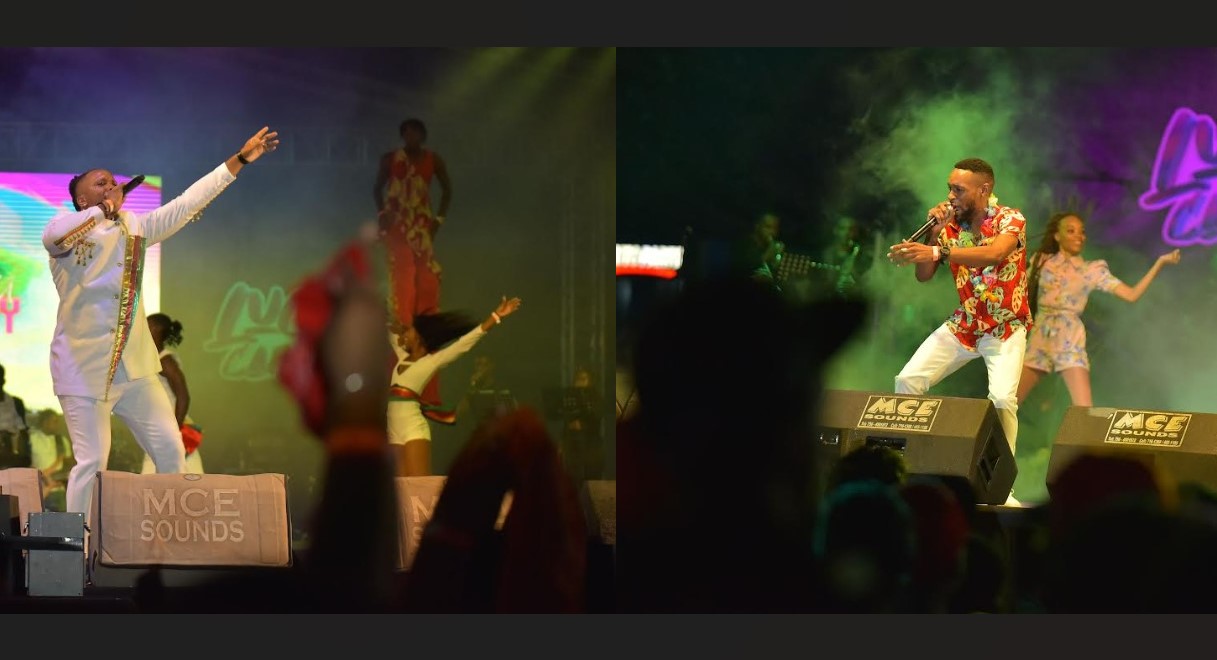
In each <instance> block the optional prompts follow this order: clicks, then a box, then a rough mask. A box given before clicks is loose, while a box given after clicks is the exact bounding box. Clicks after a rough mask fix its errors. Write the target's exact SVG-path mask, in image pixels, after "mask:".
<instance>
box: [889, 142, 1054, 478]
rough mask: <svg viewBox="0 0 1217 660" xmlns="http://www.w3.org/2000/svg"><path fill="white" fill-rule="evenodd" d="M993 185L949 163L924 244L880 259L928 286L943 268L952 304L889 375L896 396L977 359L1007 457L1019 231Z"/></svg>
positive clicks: (1017, 349) (986, 176) (1016, 354)
mask: <svg viewBox="0 0 1217 660" xmlns="http://www.w3.org/2000/svg"><path fill="white" fill-rule="evenodd" d="M993 183H994V178H993V168H992V167H991V166H990V165H989V164H988V163H986V162H985V161H983V160H981V159H979V158H968V159H965V160H961V161H959V162H958V163H955V169H953V170H951V175H950V177H949V178H948V179H947V201H945V202H942V203H940V204H938V205H937V206H935V207H933V208H931V209H930V211H929V216H930V218H932V219H933V220H934V224H933V225H932V226H931V227H930V229H929V232H928V233H927V234H926V235H925V241H926V242H925V243H919V242H914V241H904V242H902V243H898V244H896V245H893V246H892V248H891V252H890V253H888V259H890V260H891V261H892V263H895V264H897V265H900V266H903V265H904V264H915V265H916V269H917V280H918V281H920V282H928V281H929V280H930V279H931V278H932V277H933V276H934V273H935V272H937V270H938V265H939V264H946V265H948V266H949V267H950V269H951V275H952V276H953V277H954V278H955V289H956V290H957V291H958V292H959V302H960V305H959V307H958V308H957V309H956V310H955V313H954V314H952V315H951V317H950V318H948V319H947V320H946V321H945V322H944V323H943V324H942V325H941V326H939V327H938V329H937V330H935V331H934V332H933V333H931V334H930V336H929V337H927V338H926V340H925V341H924V342H922V344H921V347H920V348H918V349H917V352H916V353H914V354H913V357H912V358H911V359H910V360H909V361H908V363H907V364H905V365H904V368H903V369H901V370H900V373H899V374H897V375H896V392H898V393H901V394H924V393H925V392H926V391H928V390H929V389H930V388H931V387H933V386H934V385H935V384H937V383H938V382H939V381H941V380H942V379H943V378H945V377H947V376H949V375H951V374H952V373H955V371H957V370H958V369H959V368H960V367H962V366H963V365H964V364H965V363H967V362H969V361H971V360H974V359H976V358H978V357H980V358H984V361H985V370H986V371H987V373H988V375H989V399H990V400H991V401H993V405H994V407H996V408H997V416H998V419H999V420H1000V422H1001V425H1002V431H1003V432H1005V435H1006V440H1007V441H1008V442H1009V443H1010V453H1011V454H1012V455H1013V454H1014V446H1015V440H1016V438H1017V435H1018V396H1017V394H1018V381H1019V376H1020V374H1021V372H1022V367H1023V351H1024V349H1025V348H1026V346H1027V330H1028V329H1029V328H1030V327H1031V309H1030V307H1029V305H1028V300H1027V231H1026V220H1024V219H1023V214H1022V213H1021V212H1020V211H1019V210H1018V209H1015V208H1011V207H1008V206H1000V205H998V203H997V197H995V196H991V195H992V192H993ZM1011 500H1013V498H1011Z"/></svg>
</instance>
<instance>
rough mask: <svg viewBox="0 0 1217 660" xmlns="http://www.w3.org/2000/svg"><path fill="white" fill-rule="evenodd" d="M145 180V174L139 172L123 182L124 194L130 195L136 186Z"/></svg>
mask: <svg viewBox="0 0 1217 660" xmlns="http://www.w3.org/2000/svg"><path fill="white" fill-rule="evenodd" d="M143 182H144V175H143V174H137V175H136V176H134V177H132V178H131V180H130V181H128V182H126V183H124V184H123V196H124V197H125V196H127V195H130V194H131V191H132V190H135V188H136V187H138V186H139V184H141V183H143Z"/></svg>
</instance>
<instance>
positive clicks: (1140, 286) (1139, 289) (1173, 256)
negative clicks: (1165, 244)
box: [1111, 249, 1180, 303]
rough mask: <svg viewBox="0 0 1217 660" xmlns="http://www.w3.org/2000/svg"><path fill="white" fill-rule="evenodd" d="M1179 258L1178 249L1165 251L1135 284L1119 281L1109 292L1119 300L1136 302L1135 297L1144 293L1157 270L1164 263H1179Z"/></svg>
mask: <svg viewBox="0 0 1217 660" xmlns="http://www.w3.org/2000/svg"><path fill="white" fill-rule="evenodd" d="M1179 258H1180V254H1179V250H1178V249H1175V250H1171V251H1170V252H1167V253H1166V254H1164V255H1162V256H1160V257H1158V260H1157V261H1155V262H1154V265H1153V266H1150V267H1149V270H1148V271H1146V273H1145V275H1144V276H1142V277H1141V281H1140V282H1137V284H1136V285H1135V286H1132V287H1130V286H1128V285H1127V284H1123V283H1121V284H1119V285H1117V286H1116V288H1114V289H1112V290H1111V293H1112V294H1113V295H1115V296H1116V297H1117V298H1119V299H1121V300H1125V301H1127V302H1130V303H1132V302H1137V299H1138V298H1140V297H1141V294H1143V293H1145V290H1146V289H1148V288H1149V283H1150V282H1153V281H1154V278H1155V277H1157V276H1158V271H1160V270H1162V267H1163V266H1164V265H1167V264H1177V263H1179Z"/></svg>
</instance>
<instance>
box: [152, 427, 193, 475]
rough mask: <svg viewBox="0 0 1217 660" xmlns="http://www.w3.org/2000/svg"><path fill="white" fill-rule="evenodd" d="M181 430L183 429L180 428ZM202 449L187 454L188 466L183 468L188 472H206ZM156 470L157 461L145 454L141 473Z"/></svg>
mask: <svg viewBox="0 0 1217 660" xmlns="http://www.w3.org/2000/svg"><path fill="white" fill-rule="evenodd" d="M178 431H179V432H180V431H181V429H178ZM202 451H203V450H202V449H196V450H194V453H192V454H186V468H185V469H183V470H182V472H185V473H186V474H206V472H204V471H203V456H202V454H201V452H202ZM155 472H156V463H153V462H152V456H150V455H149V454H147V453H145V454H144V465H143V467H141V468H140V469H139V473H140V474H154V473H155Z"/></svg>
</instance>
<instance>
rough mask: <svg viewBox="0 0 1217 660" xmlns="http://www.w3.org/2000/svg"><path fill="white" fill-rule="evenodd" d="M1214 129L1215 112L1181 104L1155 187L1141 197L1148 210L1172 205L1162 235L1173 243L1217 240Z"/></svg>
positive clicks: (1166, 137)
mask: <svg viewBox="0 0 1217 660" xmlns="http://www.w3.org/2000/svg"><path fill="white" fill-rule="evenodd" d="M1215 133H1217V127H1215V126H1214V124H1213V118H1212V117H1210V116H1208V115H1201V114H1197V113H1196V112H1194V111H1192V110H1191V109H1190V108H1179V109H1177V110H1175V114H1174V115H1172V116H1171V120H1170V123H1168V124H1167V125H1166V131H1165V132H1164V133H1163V134H1162V142H1161V143H1160V144H1159V145H1158V157H1157V159H1156V160H1155V161H1154V171H1153V175H1152V178H1151V180H1150V188H1149V190H1147V191H1146V192H1145V193H1143V194H1142V195H1141V197H1140V198H1139V199H1138V201H1139V202H1140V204H1141V208H1142V209H1145V210H1146V211H1157V210H1159V209H1163V208H1166V207H1170V210H1169V211H1168V212H1167V214H1166V221H1165V222H1163V224H1162V238H1163V240H1165V241H1166V242H1167V243H1168V244H1170V245H1174V246H1176V247H1182V246H1186V245H1195V244H1197V243H1199V244H1201V245H1213V244H1214V243H1217V205H1214V204H1213V195H1214V193H1215V192H1217V190H1215V189H1214V180H1215V179H1217V152H1215V151H1214V149H1213V146H1214V145H1213V136H1214V134H1215Z"/></svg>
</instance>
